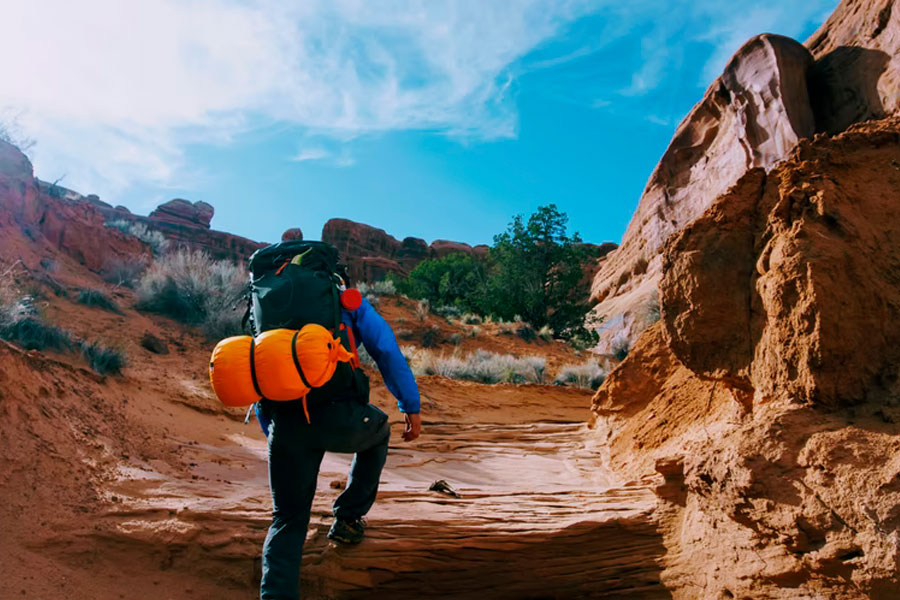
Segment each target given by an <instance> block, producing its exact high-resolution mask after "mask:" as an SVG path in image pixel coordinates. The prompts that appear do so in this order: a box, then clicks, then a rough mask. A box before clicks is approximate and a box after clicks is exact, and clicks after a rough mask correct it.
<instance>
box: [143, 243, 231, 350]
mask: <svg viewBox="0 0 900 600" xmlns="http://www.w3.org/2000/svg"><path fill="white" fill-rule="evenodd" d="M245 289H246V273H245V272H244V271H243V270H241V269H239V268H238V267H236V266H235V265H233V264H232V263H230V262H228V261H222V260H219V261H216V260H212V259H211V258H210V257H209V255H207V254H206V253H205V252H201V251H188V250H179V251H178V252H173V253H169V254H166V255H165V256H163V257H162V258H160V259H159V260H157V261H156V262H154V263H153V265H151V267H150V268H149V269H148V270H147V272H146V273H144V276H143V277H142V278H141V281H140V283H139V284H138V290H137V292H138V303H137V307H138V308H139V309H141V310H145V311H149V312H156V313H159V314H163V315H167V316H169V317H172V318H173V319H176V320H178V321H181V322H182V323H187V324H189V325H198V326H201V327H203V329H204V331H205V332H206V334H207V335H208V336H210V337H217V336H218V337H227V336H228V335H234V334H237V333H239V332H240V331H241V323H240V322H241V316H242V314H241V313H240V312H239V311H237V310H236V308H237V304H238V303H239V301H240V299H241V298H242V296H243V294H244V291H245Z"/></svg>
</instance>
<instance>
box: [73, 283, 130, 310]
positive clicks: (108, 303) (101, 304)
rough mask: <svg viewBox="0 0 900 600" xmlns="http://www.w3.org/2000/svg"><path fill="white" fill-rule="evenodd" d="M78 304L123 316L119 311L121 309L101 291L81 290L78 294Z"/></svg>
mask: <svg viewBox="0 0 900 600" xmlns="http://www.w3.org/2000/svg"><path fill="white" fill-rule="evenodd" d="M78 303H79V304H84V305H86V306H93V307H96V308H102V309H103V310H108V311H110V312H114V313H116V314H122V311H121V310H119V307H118V306H116V303H115V302H113V301H112V299H110V297H109V296H107V295H106V294H104V293H103V292H102V291H100V290H88V289H85V290H80V291H79V292H78Z"/></svg>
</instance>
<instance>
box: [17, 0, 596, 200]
mask: <svg viewBox="0 0 900 600" xmlns="http://www.w3.org/2000/svg"><path fill="white" fill-rule="evenodd" d="M584 9H585V8H584V6H583V3H582V2H581V1H580V0H553V1H551V2H547V1H544V0H517V1H516V2H438V1H436V0H407V1H404V0H396V1H390V2H369V1H367V0H334V1H331V0H313V1H309V2H298V3H289V2H281V1H278V0H247V1H245V2H238V1H236V0H183V1H182V0H135V1H130V2H121V1H119V0H85V1H82V2H70V1H69V0H42V1H40V2H7V3H4V9H3V13H4V23H5V24H6V26H5V27H4V35H3V36H0V56H4V57H6V59H5V60H4V61H2V62H0V81H3V82H4V87H3V89H2V91H0V107H3V106H9V107H12V108H14V109H24V112H23V113H22V115H21V118H20V121H21V123H22V125H23V128H24V129H25V131H26V132H27V134H28V135H30V136H31V137H34V138H35V139H36V140H37V141H38V146H37V147H36V148H35V150H34V155H35V166H36V169H37V171H38V173H39V175H42V176H45V177H52V176H56V175H57V174H61V173H68V176H67V179H66V181H67V182H68V183H69V185H71V186H73V187H76V188H79V189H81V190H83V191H85V192H88V191H91V192H99V193H100V194H101V195H104V196H105V195H113V196H114V195H115V193H116V192H117V191H119V190H122V189H124V188H125V187H127V186H128V185H129V184H131V183H133V182H135V181H141V182H149V183H153V184H154V185H165V184H167V183H171V182H173V181H175V180H177V181H179V182H180V183H182V184H184V183H185V180H186V179H187V180H190V179H191V178H193V177H202V174H197V173H188V172H186V169H185V165H184V160H183V158H184V156H183V153H184V151H185V147H186V146H187V145H188V144H192V143H201V144H203V143H207V144H208V143H227V142H229V141H230V140H232V139H234V137H235V136H238V135H240V134H241V133H244V132H247V131H250V130H252V129H254V128H258V127H263V126H266V125H269V124H272V123H279V124H283V125H287V126H297V127H300V128H302V129H304V130H306V131H307V132H311V133H312V134H313V135H326V136H331V137H332V138H340V137H344V138H345V139H346V138H348V137H349V138H352V137H354V136H358V135H360V134H365V133H371V132H379V131H387V130H396V129H415V128H427V129H435V130H439V131H444V132H447V133H451V134H455V135H461V136H470V137H478V138H485V139H492V138H498V137H509V136H513V135H515V132H516V128H517V122H516V113H515V109H514V106H513V105H512V103H511V101H510V98H509V97H508V91H507V88H506V86H507V85H508V84H509V75H508V74H507V73H505V70H506V69H507V68H508V66H509V65H510V64H511V63H512V62H514V61H515V60H516V59H517V58H519V57H521V56H522V55H524V54H526V53H527V52H529V51H530V50H531V49H532V48H533V47H535V46H536V45H537V44H539V43H540V42H541V41H542V40H544V39H546V38H547V37H549V36H552V35H554V34H555V33H556V32H557V31H558V29H559V28H560V26H561V25H562V24H564V23H566V22H568V21H571V20H572V19H574V18H576V17H578V16H579V15H580V14H582V12H583V10H584ZM13 57H19V58H18V59H14V58H13ZM302 156H303V153H302V152H301V153H300V154H299V155H298V156H297V157H295V158H297V159H301V158H300V157H302ZM322 158H324V157H322ZM310 159H312V156H310V155H307V156H306V160H310ZM335 161H336V164H351V163H352V158H351V157H349V156H347V155H343V154H340V153H337V154H335Z"/></svg>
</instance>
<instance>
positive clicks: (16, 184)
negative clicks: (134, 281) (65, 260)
mask: <svg viewBox="0 0 900 600" xmlns="http://www.w3.org/2000/svg"><path fill="white" fill-rule="evenodd" d="M0 209H2V211H0V225H2V226H4V227H10V228H13V227H14V228H17V229H19V230H21V231H22V232H23V233H24V234H25V235H26V236H28V237H29V238H31V239H32V240H34V241H38V238H42V241H43V242H45V243H48V244H49V245H51V246H53V247H54V248H56V249H57V250H60V251H62V252H65V253H66V254H68V255H69V256H71V257H72V258H74V259H75V260H76V261H78V262H80V263H81V264H83V265H85V266H86V267H87V268H89V269H91V270H93V271H100V270H101V269H103V267H104V266H105V265H106V264H108V263H109V262H110V261H113V260H136V259H138V260H139V259H141V258H142V257H149V250H148V249H147V248H146V246H145V245H144V244H142V243H141V242H139V241H138V240H137V239H135V238H133V237H131V236H126V235H124V234H122V233H121V232H120V231H118V230H115V229H110V228H108V227H104V226H103V223H104V217H103V215H102V214H101V212H100V209H99V208H98V207H97V206H96V204H94V203H92V202H89V201H86V200H78V201H70V200H65V199H63V198H58V197H55V196H53V195H51V194H50V193H48V192H47V191H44V190H42V189H40V188H39V187H38V185H37V183H36V180H35V178H34V173H33V170H32V166H31V162H30V161H29V160H28V158H26V157H25V155H24V154H22V153H21V152H19V150H18V149H17V148H15V147H14V146H12V145H10V144H7V143H6V142H0Z"/></svg>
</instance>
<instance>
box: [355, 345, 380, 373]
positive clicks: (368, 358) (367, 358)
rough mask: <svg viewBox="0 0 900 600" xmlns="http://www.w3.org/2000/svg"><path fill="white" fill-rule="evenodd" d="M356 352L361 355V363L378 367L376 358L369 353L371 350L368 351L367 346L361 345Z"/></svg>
mask: <svg viewBox="0 0 900 600" xmlns="http://www.w3.org/2000/svg"><path fill="white" fill-rule="evenodd" d="M356 353H357V354H358V355H359V362H360V363H362V364H364V365H366V366H367V367H371V368H373V369H377V368H378V365H377V364H376V363H375V359H374V358H372V355H371V354H369V352H368V350H366V347H365V346H363V345H360V346H359V349H357V351H356Z"/></svg>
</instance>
